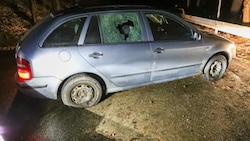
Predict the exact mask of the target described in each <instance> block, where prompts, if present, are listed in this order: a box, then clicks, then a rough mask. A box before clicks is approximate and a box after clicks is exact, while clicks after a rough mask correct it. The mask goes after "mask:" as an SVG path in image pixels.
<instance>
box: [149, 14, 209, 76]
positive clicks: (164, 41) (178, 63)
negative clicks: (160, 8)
mask: <svg viewBox="0 0 250 141" xmlns="http://www.w3.org/2000/svg"><path fill="white" fill-rule="evenodd" d="M174 17H175V16H173V17H171V16H169V15H165V14H158V13H146V14H145V19H146V21H148V26H149V27H150V29H151V33H152V40H153V41H152V42H151V43H150V46H151V48H152V52H153V60H154V61H153V64H152V76H151V80H152V81H162V80H166V79H168V80H171V79H178V78H183V77H187V76H192V75H195V74H197V73H198V72H199V70H200V66H201V62H202V55H203V54H204V51H205V48H204V47H203V42H202V40H194V39H192V38H191V37H192V34H193V31H192V29H190V28H189V27H188V26H186V25H185V24H183V23H182V22H181V21H179V20H176V19H175V18H174Z"/></svg>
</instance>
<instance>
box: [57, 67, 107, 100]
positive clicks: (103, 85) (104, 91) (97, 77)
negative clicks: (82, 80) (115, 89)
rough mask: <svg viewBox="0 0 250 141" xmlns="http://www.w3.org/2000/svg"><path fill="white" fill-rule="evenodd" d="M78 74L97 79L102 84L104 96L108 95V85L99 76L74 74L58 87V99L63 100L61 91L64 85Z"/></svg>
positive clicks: (87, 73)
mask: <svg viewBox="0 0 250 141" xmlns="http://www.w3.org/2000/svg"><path fill="white" fill-rule="evenodd" d="M78 74H86V75H88V76H90V77H92V78H94V79H96V80H97V81H98V82H99V83H100V84H101V87H102V91H103V94H105V95H106V94H107V86H106V83H105V81H104V80H103V79H102V78H101V77H100V76H99V75H97V74H94V73H89V72H81V73H76V74H72V75H70V76H68V77H67V78H65V79H64V80H63V81H62V83H61V84H60V85H59V87H58V90H57V99H61V90H62V87H63V85H64V84H65V82H66V81H67V80H68V79H70V78H71V77H73V76H75V75H78Z"/></svg>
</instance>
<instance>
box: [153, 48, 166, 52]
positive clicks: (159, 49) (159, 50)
mask: <svg viewBox="0 0 250 141" xmlns="http://www.w3.org/2000/svg"><path fill="white" fill-rule="evenodd" d="M163 51H164V48H162V47H158V48H156V49H155V50H154V52H156V53H162V52H163Z"/></svg>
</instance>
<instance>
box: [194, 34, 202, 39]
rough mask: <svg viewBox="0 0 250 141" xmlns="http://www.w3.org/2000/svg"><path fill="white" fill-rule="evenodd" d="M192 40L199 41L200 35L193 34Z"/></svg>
mask: <svg viewBox="0 0 250 141" xmlns="http://www.w3.org/2000/svg"><path fill="white" fill-rule="evenodd" d="M193 40H201V35H200V34H199V33H197V32H194V34H193Z"/></svg>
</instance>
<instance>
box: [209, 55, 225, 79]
mask: <svg viewBox="0 0 250 141" xmlns="http://www.w3.org/2000/svg"><path fill="white" fill-rule="evenodd" d="M226 68H227V59H226V57H225V56H223V55H216V56H214V57H212V58H211V59H210V60H209V61H208V63H207V65H206V67H205V69H204V77H205V78H206V79H207V80H208V81H212V82H213V81H217V80H219V79H220V78H221V77H222V76H223V75H224V73H225V71H226Z"/></svg>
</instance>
